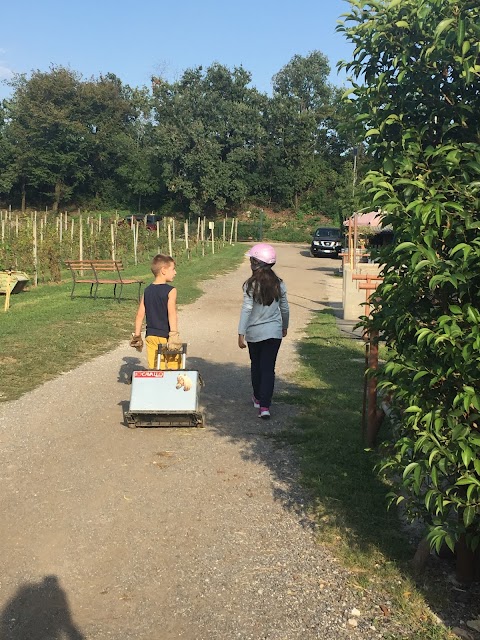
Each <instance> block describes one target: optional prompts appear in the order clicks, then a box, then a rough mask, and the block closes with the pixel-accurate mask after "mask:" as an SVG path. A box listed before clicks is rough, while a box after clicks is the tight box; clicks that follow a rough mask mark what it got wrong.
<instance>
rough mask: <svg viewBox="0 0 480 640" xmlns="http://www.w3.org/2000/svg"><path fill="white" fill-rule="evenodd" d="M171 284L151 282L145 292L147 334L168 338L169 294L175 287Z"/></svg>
mask: <svg viewBox="0 0 480 640" xmlns="http://www.w3.org/2000/svg"><path fill="white" fill-rule="evenodd" d="M173 288H174V287H172V285H170V284H149V285H148V287H146V289H145V291H144V292H143V301H144V303H145V315H146V318H147V330H146V333H145V336H160V337H161V338H168V333H169V331H170V325H169V324H168V308H167V303H168V294H169V293H170V291H171V290H172V289H173Z"/></svg>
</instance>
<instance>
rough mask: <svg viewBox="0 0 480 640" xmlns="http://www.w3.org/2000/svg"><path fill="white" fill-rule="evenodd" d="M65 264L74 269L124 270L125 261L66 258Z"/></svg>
mask: <svg viewBox="0 0 480 640" xmlns="http://www.w3.org/2000/svg"><path fill="white" fill-rule="evenodd" d="M65 264H66V265H67V266H68V267H70V269H71V270H72V271H87V270H89V269H90V270H93V271H112V272H118V271H120V270H122V271H123V269H124V267H123V263H122V261H121V260H66V261H65Z"/></svg>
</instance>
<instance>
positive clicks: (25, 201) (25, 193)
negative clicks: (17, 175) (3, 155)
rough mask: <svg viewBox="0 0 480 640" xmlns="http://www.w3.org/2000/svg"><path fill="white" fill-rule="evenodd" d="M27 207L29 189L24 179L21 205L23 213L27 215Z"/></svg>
mask: <svg viewBox="0 0 480 640" xmlns="http://www.w3.org/2000/svg"><path fill="white" fill-rule="evenodd" d="M26 205H27V189H26V186H25V179H22V205H21V209H22V213H25V209H26Z"/></svg>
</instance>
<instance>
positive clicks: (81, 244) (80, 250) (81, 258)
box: [78, 214, 83, 276]
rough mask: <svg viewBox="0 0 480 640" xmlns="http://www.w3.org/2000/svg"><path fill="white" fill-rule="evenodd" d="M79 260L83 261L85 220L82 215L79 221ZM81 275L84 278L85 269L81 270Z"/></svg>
mask: <svg viewBox="0 0 480 640" xmlns="http://www.w3.org/2000/svg"><path fill="white" fill-rule="evenodd" d="M78 224H79V227H78V259H79V260H83V218H82V214H80V219H79V221H78ZM80 273H81V275H82V276H83V269H81V270H80Z"/></svg>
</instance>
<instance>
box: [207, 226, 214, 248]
mask: <svg viewBox="0 0 480 640" xmlns="http://www.w3.org/2000/svg"><path fill="white" fill-rule="evenodd" d="M208 226H209V227H210V228H211V230H212V254H214V253H215V233H214V231H215V222H209V223H208Z"/></svg>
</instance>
